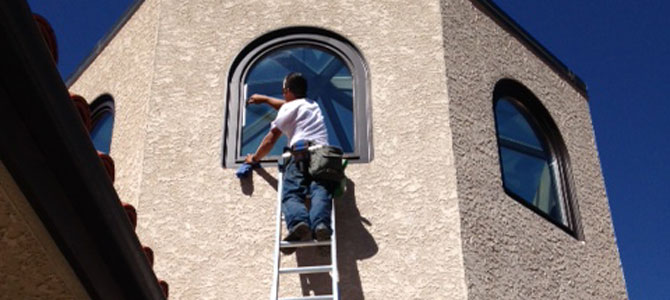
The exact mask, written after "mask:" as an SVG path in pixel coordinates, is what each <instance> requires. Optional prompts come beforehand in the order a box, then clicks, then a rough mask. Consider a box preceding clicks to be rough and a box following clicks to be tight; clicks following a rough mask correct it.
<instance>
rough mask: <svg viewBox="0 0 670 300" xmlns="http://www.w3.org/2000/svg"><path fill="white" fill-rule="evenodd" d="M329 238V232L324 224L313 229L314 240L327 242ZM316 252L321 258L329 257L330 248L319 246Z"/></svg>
mask: <svg viewBox="0 0 670 300" xmlns="http://www.w3.org/2000/svg"><path fill="white" fill-rule="evenodd" d="M330 236H331V231H330V228H328V226H326V224H323V223H320V224H319V225H316V228H314V238H316V240H317V241H319V242H322V241H329V240H330ZM317 251H318V252H319V255H321V256H329V255H330V246H319V247H318V248H317Z"/></svg>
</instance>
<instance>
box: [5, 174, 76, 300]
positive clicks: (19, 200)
mask: <svg viewBox="0 0 670 300" xmlns="http://www.w3.org/2000/svg"><path fill="white" fill-rule="evenodd" d="M87 298H88V296H87V294H86V291H85V290H84V288H83V286H82V285H81V283H80V282H79V279H78V278H77V277H76V275H75V274H74V272H73V271H72V269H71V268H70V266H69V264H68V263H67V261H66V260H65V258H64V257H63V256H62V254H61V253H60V250H59V249H58V247H57V246H56V244H55V243H54V242H53V240H52V239H51V236H50V235H49V233H48V232H47V230H46V228H45V227H44V225H42V222H41V221H40V220H39V218H38V217H37V215H36V214H35V212H34V211H33V210H32V208H31V206H30V204H29V203H28V201H27V199H26V198H25V196H24V195H23V193H22V192H21V190H20V189H19V187H18V186H17V185H16V183H15V182H14V179H13V178H12V176H11V175H10V174H9V172H8V171H7V169H6V168H5V166H4V164H2V162H0V299H87Z"/></svg>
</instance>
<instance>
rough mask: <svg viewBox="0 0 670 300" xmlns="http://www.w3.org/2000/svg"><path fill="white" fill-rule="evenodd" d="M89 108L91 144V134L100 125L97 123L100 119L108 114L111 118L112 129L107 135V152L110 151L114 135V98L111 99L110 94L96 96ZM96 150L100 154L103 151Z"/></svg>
mask: <svg viewBox="0 0 670 300" xmlns="http://www.w3.org/2000/svg"><path fill="white" fill-rule="evenodd" d="M89 107H90V110H91V121H92V126H91V142H93V140H94V139H93V135H92V133H93V132H94V131H95V128H96V127H97V126H98V125H100V124H99V123H100V121H101V120H102V118H103V117H104V116H105V115H107V114H110V115H111V116H112V129H111V130H112V132H110V135H109V147H110V149H109V150H111V146H112V135H113V133H114V121H115V119H116V115H115V113H116V112H115V110H114V97H112V95H110V94H102V95H100V96H98V97H97V98H95V100H93V102H91V104H90V105H89ZM96 150H98V151H100V152H104V151H101V150H100V149H96ZM108 152H109V151H108ZM105 153H106V154H109V153H107V152H105Z"/></svg>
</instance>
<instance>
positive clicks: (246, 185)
mask: <svg viewBox="0 0 670 300" xmlns="http://www.w3.org/2000/svg"><path fill="white" fill-rule="evenodd" d="M254 172H255V173H256V174H258V176H260V177H261V178H263V180H265V182H267V183H268V184H269V185H270V186H271V187H272V188H273V189H274V190H275V191H276V190H277V186H278V182H277V178H275V177H274V176H272V175H270V173H268V171H267V170H265V168H255V169H254ZM240 189H242V194H245V195H247V196H251V195H253V193H254V179H253V173H252V175H251V176H247V177H245V178H241V179H240Z"/></svg>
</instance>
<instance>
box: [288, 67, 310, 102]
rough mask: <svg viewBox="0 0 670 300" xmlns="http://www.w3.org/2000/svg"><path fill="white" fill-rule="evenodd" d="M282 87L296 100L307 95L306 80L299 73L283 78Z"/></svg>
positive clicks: (292, 73)
mask: <svg viewBox="0 0 670 300" xmlns="http://www.w3.org/2000/svg"><path fill="white" fill-rule="evenodd" d="M284 87H285V88H287V89H288V90H289V91H291V93H293V95H294V96H295V97H296V98H304V97H305V96H306V95H307V79H305V77H303V76H302V74H301V73H298V72H291V73H289V74H288V75H286V77H285V78H284Z"/></svg>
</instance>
